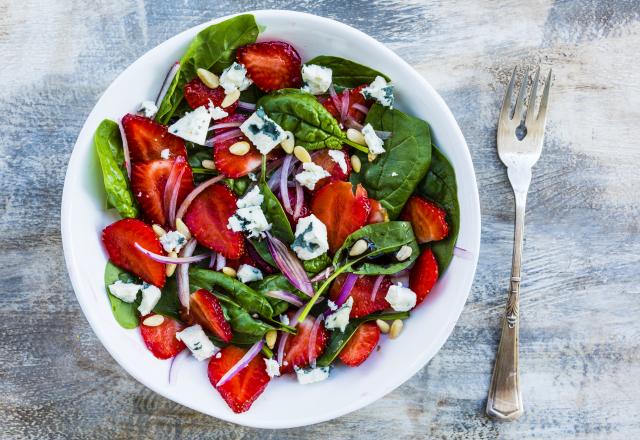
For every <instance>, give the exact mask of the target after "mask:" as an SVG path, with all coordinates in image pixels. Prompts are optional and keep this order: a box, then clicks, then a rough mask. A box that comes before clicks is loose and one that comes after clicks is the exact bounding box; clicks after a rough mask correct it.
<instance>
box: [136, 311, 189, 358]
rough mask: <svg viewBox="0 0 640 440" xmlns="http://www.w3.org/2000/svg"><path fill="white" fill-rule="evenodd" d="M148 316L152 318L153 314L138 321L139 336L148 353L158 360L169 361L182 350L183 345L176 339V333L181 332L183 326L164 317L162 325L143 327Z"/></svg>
mask: <svg viewBox="0 0 640 440" xmlns="http://www.w3.org/2000/svg"><path fill="white" fill-rule="evenodd" d="M150 316H154V313H151V314H149V315H146V316H143V317H142V318H141V319H140V334H141V335H142V339H143V340H144V343H145V345H146V346H147V348H148V349H149V351H150V352H151V353H153V355H154V356H155V357H157V358H158V359H169V358H172V357H174V356H176V355H177V354H178V353H180V352H181V351H182V350H184V348H185V345H184V343H182V341H178V340H177V339H176V333H178V332H179V331H182V330H183V329H184V325H183V324H181V323H180V322H178V321H176V320H174V319H171V318H169V317H167V316H164V317H163V318H164V320H163V321H162V324H160V325H157V326H154V327H149V326H148V325H144V320H145V319H147V318H148V317H150Z"/></svg>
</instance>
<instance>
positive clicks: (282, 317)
mask: <svg viewBox="0 0 640 440" xmlns="http://www.w3.org/2000/svg"><path fill="white" fill-rule="evenodd" d="M280 322H281V323H282V324H283V325H289V317H288V316H287V315H280Z"/></svg>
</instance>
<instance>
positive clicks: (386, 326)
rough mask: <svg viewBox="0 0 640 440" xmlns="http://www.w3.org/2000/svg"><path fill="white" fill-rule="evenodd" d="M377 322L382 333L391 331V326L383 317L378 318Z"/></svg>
mask: <svg viewBox="0 0 640 440" xmlns="http://www.w3.org/2000/svg"><path fill="white" fill-rule="evenodd" d="M376 324H378V328H379V329H380V331H381V332H382V333H389V329H390V327H389V324H387V322H386V321H383V320H382V319H376Z"/></svg>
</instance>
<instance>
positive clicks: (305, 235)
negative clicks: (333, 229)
mask: <svg viewBox="0 0 640 440" xmlns="http://www.w3.org/2000/svg"><path fill="white" fill-rule="evenodd" d="M291 249H293V251H294V252H295V253H296V255H297V256H298V258H300V259H301V260H312V259H314V258H316V257H319V256H320V255H322V254H324V253H325V252H327V251H328V250H329V242H328V241H327V227H326V226H325V224H324V223H322V222H321V221H320V219H319V218H318V217H316V216H315V215H313V214H311V215H309V216H307V217H302V218H300V219H299V220H298V223H297V224H296V234H295V240H293V243H292V244H291Z"/></svg>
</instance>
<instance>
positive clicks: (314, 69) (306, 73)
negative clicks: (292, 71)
mask: <svg viewBox="0 0 640 440" xmlns="http://www.w3.org/2000/svg"><path fill="white" fill-rule="evenodd" d="M332 76H333V71H332V70H331V69H330V68H328V67H323V66H318V65H316V64H305V65H304V66H302V81H304V87H303V88H302V90H304V91H305V92H309V93H311V94H312V95H322V94H323V93H326V92H327V90H329V86H331V79H332V78H331V77H332Z"/></svg>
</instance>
